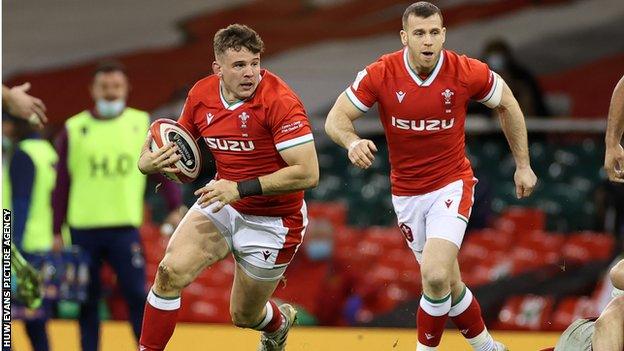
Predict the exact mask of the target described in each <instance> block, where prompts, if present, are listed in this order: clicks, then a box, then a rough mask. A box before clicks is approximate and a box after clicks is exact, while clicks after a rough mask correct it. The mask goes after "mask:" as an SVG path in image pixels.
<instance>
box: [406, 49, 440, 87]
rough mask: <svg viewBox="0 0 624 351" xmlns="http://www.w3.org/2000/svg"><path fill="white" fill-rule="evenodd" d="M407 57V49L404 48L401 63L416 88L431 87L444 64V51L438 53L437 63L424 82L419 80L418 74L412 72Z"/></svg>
mask: <svg viewBox="0 0 624 351" xmlns="http://www.w3.org/2000/svg"><path fill="white" fill-rule="evenodd" d="M408 55H409V53H408V51H407V47H405V49H403V63H404V64H405V69H406V70H407V73H409V75H410V76H411V77H412V79H413V80H414V82H416V84H418V86H421V87H428V86H429V85H431V83H433V81H434V80H435V79H436V77H437V76H438V73H440V69H442V65H443V64H444V50H442V51H440V58H438V62H436V65H435V67H434V68H433V71H432V72H431V74H429V77H427V79H425V80H422V79H420V77H419V76H418V73H417V72H416V71H414V69H413V68H412V67H411V66H410V65H409V58H408Z"/></svg>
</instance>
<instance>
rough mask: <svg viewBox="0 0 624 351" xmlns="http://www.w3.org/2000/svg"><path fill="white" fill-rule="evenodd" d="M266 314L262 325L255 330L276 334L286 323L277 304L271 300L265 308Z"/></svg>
mask: <svg viewBox="0 0 624 351" xmlns="http://www.w3.org/2000/svg"><path fill="white" fill-rule="evenodd" d="M265 310H266V314H265V315H264V319H263V320H262V322H260V324H258V325H257V326H256V327H254V328H253V329H256V330H260V331H263V332H265V333H275V332H276V331H278V330H279V328H280V327H281V326H282V323H283V322H284V317H282V312H281V311H280V310H279V308H278V307H277V305H276V304H275V302H273V301H271V300H269V301H268V302H267V303H266V306H265Z"/></svg>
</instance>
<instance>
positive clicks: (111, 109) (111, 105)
mask: <svg viewBox="0 0 624 351" xmlns="http://www.w3.org/2000/svg"><path fill="white" fill-rule="evenodd" d="M125 108H126V101H125V100H124V99H118V100H113V101H109V100H105V99H99V100H97V101H96V102H95V109H96V110H97V113H98V114H99V115H100V116H101V117H106V118H112V117H117V116H119V115H120V114H121V112H123V110H124V109H125Z"/></svg>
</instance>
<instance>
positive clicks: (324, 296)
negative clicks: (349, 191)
mask: <svg viewBox="0 0 624 351" xmlns="http://www.w3.org/2000/svg"><path fill="white" fill-rule="evenodd" d="M336 230H337V229H336V228H335V227H334V225H333V224H332V223H331V221H330V220H329V219H327V218H323V217H312V218H310V222H309V224H308V229H307V230H306V234H305V245H303V246H302V247H301V249H300V250H302V251H303V252H301V254H300V257H298V258H297V260H294V261H293V263H292V264H291V266H290V267H289V268H288V270H287V271H286V279H285V280H284V284H286V285H287V286H288V288H287V289H279V288H278V290H276V296H277V297H278V298H280V299H282V300H286V301H289V302H293V303H295V304H296V305H297V306H299V307H298V310H299V317H298V319H299V321H300V323H302V324H304V325H342V324H344V319H343V311H342V309H343V305H344V302H345V301H346V299H347V297H348V295H349V294H350V292H349V283H348V279H346V277H345V275H344V274H342V272H341V269H340V265H339V264H338V262H337V260H336V259H335V252H334V247H335V246H334V236H335V235H336Z"/></svg>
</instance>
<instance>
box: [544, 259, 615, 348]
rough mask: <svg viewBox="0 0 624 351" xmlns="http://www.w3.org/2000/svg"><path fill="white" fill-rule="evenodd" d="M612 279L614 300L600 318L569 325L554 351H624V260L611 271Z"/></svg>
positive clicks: (581, 320) (586, 319)
mask: <svg viewBox="0 0 624 351" xmlns="http://www.w3.org/2000/svg"><path fill="white" fill-rule="evenodd" d="M609 277H610V278H611V283H613V293H612V296H613V300H611V302H609V304H608V305H607V307H605V309H604V311H602V313H601V314H600V316H599V317H598V318H581V319H577V320H575V321H574V322H573V323H572V324H570V326H569V327H568V328H567V329H566V330H565V331H564V332H563V334H561V337H560V338H559V341H558V342H557V346H556V347H555V348H554V351H624V260H621V261H620V262H618V263H617V264H616V265H615V266H614V267H613V268H612V269H611V271H610V274H609ZM552 350H553V349H552V348H550V349H545V350H543V351H552Z"/></svg>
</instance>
